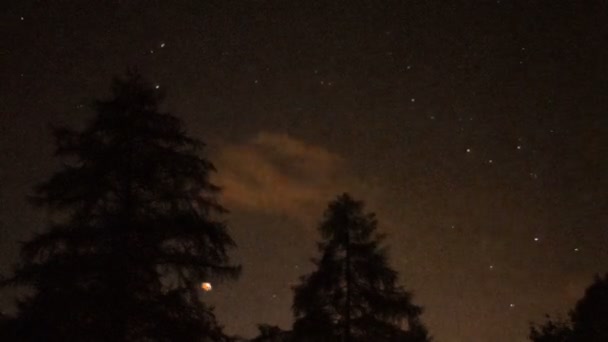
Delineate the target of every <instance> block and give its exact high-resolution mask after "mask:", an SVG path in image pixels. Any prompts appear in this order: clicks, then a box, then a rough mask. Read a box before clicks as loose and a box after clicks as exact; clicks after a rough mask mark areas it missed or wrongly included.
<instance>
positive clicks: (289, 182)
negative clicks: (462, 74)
mask: <svg viewBox="0 0 608 342" xmlns="http://www.w3.org/2000/svg"><path fill="white" fill-rule="evenodd" d="M215 162H216V164H217V165H218V169H219V172H218V174H217V178H216V180H215V181H216V183H218V184H219V185H220V186H222V187H223V188H224V192H223V202H224V204H225V205H226V206H227V207H228V208H229V209H231V208H232V209H240V210H248V211H253V212H259V213H265V214H272V215H282V216H287V217H290V218H295V219H298V220H301V221H304V222H306V223H311V222H314V221H317V220H318V219H319V218H320V213H321V211H322V210H323V208H324V207H325V205H326V204H327V201H329V200H331V199H332V198H334V197H335V196H336V195H337V194H339V193H342V192H350V193H353V194H355V195H357V193H361V191H362V189H363V188H364V187H366V186H365V184H364V182H362V181H361V180H357V179H355V178H354V177H353V176H352V175H351V174H349V173H348V172H347V169H348V168H347V163H346V162H345V161H344V160H343V158H341V157H340V156H338V155H337V154H335V153H332V152H330V151H328V150H327V149H325V148H323V147H321V146H317V145H313V144H310V143H306V142H304V141H301V140H298V139H295V138H294V137H292V136H289V135H286V134H274V133H268V132H260V133H258V134H257V135H256V136H254V137H253V138H252V139H250V140H248V141H245V142H242V143H233V144H228V145H225V146H224V147H222V148H221V149H220V150H219V153H218V155H217V156H216V158H215Z"/></svg>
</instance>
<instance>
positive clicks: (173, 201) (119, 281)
mask: <svg viewBox="0 0 608 342" xmlns="http://www.w3.org/2000/svg"><path fill="white" fill-rule="evenodd" d="M112 90H113V97H111V98H110V99H109V100H103V101H96V102H94V105H93V109H94V111H95V114H96V115H95V116H94V118H93V119H92V121H91V122H90V123H89V124H88V126H87V127H86V128H85V129H84V130H82V131H75V130H72V129H68V128H56V129H54V134H55V137H56V144H57V150H56V156H57V157H59V158H61V159H62V160H63V161H64V164H63V167H62V168H61V170H60V171H58V172H57V173H55V174H54V175H53V176H52V177H51V178H50V179H49V180H48V181H46V182H45V183H43V184H41V185H40V186H38V187H37V188H36V189H35V195H34V196H32V200H33V202H34V203H35V204H38V205H40V206H42V207H44V208H46V209H47V210H49V212H50V213H51V216H52V222H50V223H49V226H48V227H47V229H46V231H44V232H43V233H41V234H39V235H37V236H35V237H34V238H32V239H31V240H29V241H27V242H25V243H24V244H23V246H22V250H21V256H22V261H21V262H20V263H19V264H18V265H17V266H16V269H15V271H14V274H13V275H12V276H10V277H9V278H8V279H7V280H6V281H4V282H3V286H9V285H10V286H25V287H28V288H30V289H31V290H33V291H32V295H30V296H29V297H26V298H24V299H23V300H21V301H20V302H19V305H18V306H19V307H18V308H19V311H18V316H17V318H16V320H15V321H14V322H12V324H11V327H12V328H13V329H14V331H15V334H16V335H17V337H16V338H17V340H19V341H62V342H65V341H113V342H115V341H223V340H225V336H224V334H223V333H222V329H221V327H220V326H219V325H218V324H217V322H216V319H215V317H214V315H213V311H212V308H211V307H208V306H207V305H205V304H204V303H203V302H202V301H201V300H200V298H199V296H200V295H201V294H200V291H199V290H198V285H199V284H200V282H201V281H203V280H208V279H222V278H234V277H237V276H238V274H239V271H240V270H239V267H235V266H232V265H230V264H229V260H228V255H227V252H228V250H229V249H230V248H232V247H234V242H233V240H232V239H231V238H230V236H229V235H228V233H227V230H226V226H225V224H224V223H223V222H222V221H221V220H220V219H219V217H220V214H222V213H223V212H224V211H225V210H224V209H223V208H222V207H221V205H219V204H218V203H217V201H216V197H217V196H216V195H217V194H218V192H219V189H218V187H216V186H214V185H213V184H212V183H211V182H210V181H209V176H210V173H211V172H213V171H214V167H213V165H212V164H211V163H210V162H209V161H208V160H206V159H204V158H201V157H199V155H198V153H199V151H200V149H201V147H202V146H203V145H202V143H200V142H199V141H197V140H194V139H191V138H189V137H188V136H186V134H185V133H184V130H183V129H182V127H181V124H180V121H179V120H178V119H177V118H176V117H174V116H172V115H170V114H167V113H163V112H161V111H160V110H159V104H160V101H161V100H162V96H161V94H160V93H159V91H158V90H157V89H155V88H154V87H153V86H151V85H150V84H148V83H147V82H145V81H144V80H142V78H141V77H140V76H138V75H137V74H136V73H129V74H128V75H127V78H126V79H117V80H115V82H114V85H113V89H112Z"/></svg>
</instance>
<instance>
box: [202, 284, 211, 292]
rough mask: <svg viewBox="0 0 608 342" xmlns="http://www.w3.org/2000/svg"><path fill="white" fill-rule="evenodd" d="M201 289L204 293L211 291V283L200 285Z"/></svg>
mask: <svg viewBox="0 0 608 342" xmlns="http://www.w3.org/2000/svg"><path fill="white" fill-rule="evenodd" d="M201 289H203V291H205V292H209V291H211V290H212V289H213V287H212V286H211V283H202V284H201Z"/></svg>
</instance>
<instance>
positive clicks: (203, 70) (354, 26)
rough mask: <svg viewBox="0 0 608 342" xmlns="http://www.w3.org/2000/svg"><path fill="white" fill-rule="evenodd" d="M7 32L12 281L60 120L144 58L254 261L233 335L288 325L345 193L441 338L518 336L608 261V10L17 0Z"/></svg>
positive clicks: (230, 313) (1, 198) (597, 6)
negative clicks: (201, 154) (360, 203)
mask: <svg viewBox="0 0 608 342" xmlns="http://www.w3.org/2000/svg"><path fill="white" fill-rule="evenodd" d="M9 2H10V3H9ZM0 37H2V43H1V47H0V76H1V79H0V272H2V273H4V272H7V271H8V270H10V267H11V264H12V263H14V262H16V261H17V260H18V248H19V243H18V241H20V240H24V239H27V238H28V237H30V236H31V233H32V232H34V231H39V230H41V229H43V228H44V223H45V221H46V216H45V213H44V212H40V211H37V210H35V209H34V208H32V207H31V206H29V204H28V203H27V201H26V195H28V194H30V193H31V188H32V186H33V185H35V184H36V183H38V182H40V181H43V180H45V179H46V178H48V177H49V176H50V175H51V174H52V172H53V170H55V169H56V168H57V166H58V162H57V161H56V160H54V159H53V150H54V146H53V140H52V138H51V135H50V132H49V124H51V123H54V124H58V123H64V124H69V125H73V126H78V125H82V123H83V122H85V120H86V118H88V117H90V115H91V112H90V111H89V110H88V109H87V104H88V103H89V102H90V100H91V99H94V98H99V97H106V96H108V95H109V86H110V82H111V79H112V77H113V76H116V75H121V74H124V72H125V71H126V69H127V68H128V67H130V66H134V67H137V68H139V70H140V71H141V72H142V73H143V74H144V76H145V77H147V78H148V79H150V80H151V81H152V82H154V83H155V84H157V86H158V87H159V90H164V91H166V92H167V101H166V106H165V108H166V109H167V110H169V111H171V112H172V113H173V114H175V115H176V116H178V117H179V118H181V119H182V120H184V122H185V127H186V129H187V130H188V132H189V133H190V134H191V135H193V136H194V137H196V138H199V139H202V140H203V141H205V142H207V143H208V148H207V150H206V152H207V155H208V156H209V157H210V158H211V160H212V161H213V162H214V163H215V164H216V166H217V168H218V173H217V175H216V177H215V181H216V182H217V183H218V184H219V185H222V186H223V187H224V189H225V190H224V194H223V197H222V199H223V203H224V205H225V206H226V207H227V208H228V209H229V210H230V211H231V213H230V214H229V215H228V216H227V217H226V218H227V219H228V220H229V223H230V231H231V233H232V234H233V237H234V239H235V240H236V242H237V244H238V246H239V248H238V251H237V252H236V254H235V255H234V258H235V260H236V261H238V262H240V263H242V265H243V267H244V273H243V275H242V277H241V278H240V280H239V281H237V282H234V283H226V284H214V290H213V291H211V292H208V293H205V296H206V297H207V298H208V299H209V301H211V302H212V303H214V305H216V308H217V314H218V317H219V319H220V321H221V323H223V324H224V325H225V326H226V327H227V331H228V332H230V333H238V334H241V335H243V336H253V335H254V333H255V331H256V328H255V324H257V323H269V324H278V325H280V326H281V327H283V328H286V329H287V328H290V324H291V318H292V314H291V311H290V307H291V300H292V292H291V289H290V287H291V285H292V284H294V283H295V282H297V280H298V277H299V275H302V274H305V273H307V272H310V271H311V270H312V265H311V264H310V262H309V261H308V260H309V258H311V257H314V256H316V255H317V251H316V248H315V240H317V239H318V237H319V236H318V234H317V231H316V225H317V223H318V222H319V220H320V219H321V215H322V212H323V209H324V208H325V206H326V205H327V202H328V201H329V200H331V199H333V198H334V197H335V196H336V195H337V194H339V193H342V192H344V191H347V192H349V193H351V194H352V195H353V196H355V198H357V199H361V200H364V201H365V202H366V203H367V208H368V209H369V210H370V211H374V212H376V213H377V214H378V218H379V221H380V230H381V231H383V232H386V233H388V235H389V238H388V239H387V242H388V244H389V246H390V248H391V249H390V252H391V253H390V256H391V259H390V260H391V264H392V266H393V267H394V268H395V269H396V270H397V271H398V272H399V273H400V279H401V280H400V283H401V284H403V285H404V286H405V287H406V288H407V289H409V290H412V291H413V293H414V302H415V303H416V304H419V305H421V306H423V307H425V310H426V311H425V314H424V315H423V316H422V318H423V321H424V322H425V323H426V324H427V325H428V328H429V330H430V332H431V334H432V335H433V336H434V337H435V338H436V339H437V340H438V341H445V342H487V341H494V342H512V341H524V340H525V338H526V335H527V332H528V323H529V322H530V321H542V319H543V315H544V313H551V314H559V313H561V314H565V313H566V311H567V310H568V309H569V308H571V307H572V305H573V304H574V303H575V301H576V300H577V299H578V298H580V297H581V296H582V292H583V290H584V288H585V287H586V286H587V285H588V284H590V282H591V281H592V276H593V274H594V273H598V272H600V273H603V272H606V271H608V215H607V213H608V201H607V193H608V184H607V181H606V174H608V157H607V156H608V151H607V148H606V147H607V146H608V132H607V131H608V120H607V118H608V48H607V46H608V2H606V1H597V0H589V1H537V0H525V1H519V0H518V1H511V0H498V1H497V0H494V1H481V0H480V1H464V0H462V1H438V0H427V1H405V0H404V1H394V2H393V1H381V0H376V1H369V2H365V1H359V0H351V1H327V2H323V1H295V0H294V1H285V0H283V1H279V0H276V1H271V0H266V1H264V0H255V1H253V0H250V1H247V0H242V1H232V0H217V1H201V0H192V1H136V0H131V1H127V0H121V1H76V0H73V1H67V0H63V1H60V0H51V1H48V0H46V1H26V0H19V1H17V0H15V1H7V2H3V3H2V5H0ZM13 295H14V292H12V291H2V292H1V293H0V304H1V306H2V308H3V309H4V310H6V311H10V310H11V303H12V299H11V298H12V296H13Z"/></svg>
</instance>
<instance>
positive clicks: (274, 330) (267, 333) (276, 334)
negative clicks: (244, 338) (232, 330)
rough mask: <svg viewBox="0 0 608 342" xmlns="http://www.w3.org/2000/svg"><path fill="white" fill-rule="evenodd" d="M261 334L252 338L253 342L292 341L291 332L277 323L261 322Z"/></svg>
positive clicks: (259, 327) (259, 328) (259, 326)
mask: <svg viewBox="0 0 608 342" xmlns="http://www.w3.org/2000/svg"><path fill="white" fill-rule="evenodd" d="M258 330H259V331H260V334H259V335H258V336H257V337H256V338H254V339H252V340H251V342H286V341H290V339H289V338H290V333H289V332H288V331H283V330H282V329H281V328H279V327H277V326H275V325H268V324H260V325H258Z"/></svg>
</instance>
